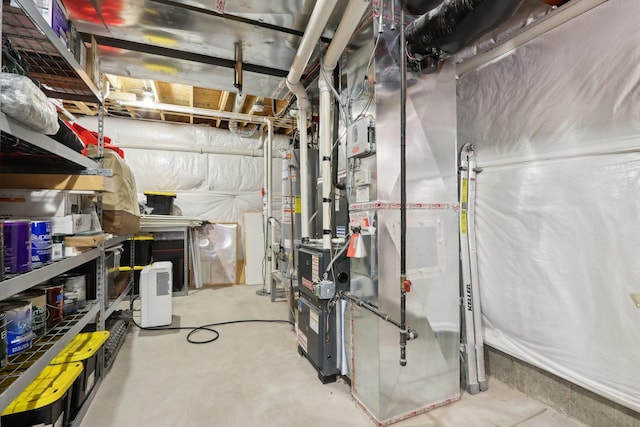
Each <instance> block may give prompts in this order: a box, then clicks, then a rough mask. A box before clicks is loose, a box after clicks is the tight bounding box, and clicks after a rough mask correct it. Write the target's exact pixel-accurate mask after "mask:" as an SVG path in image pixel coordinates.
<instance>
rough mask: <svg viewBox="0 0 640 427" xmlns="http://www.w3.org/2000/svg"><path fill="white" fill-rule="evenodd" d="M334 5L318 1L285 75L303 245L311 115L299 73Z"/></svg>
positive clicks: (328, 0)
mask: <svg viewBox="0 0 640 427" xmlns="http://www.w3.org/2000/svg"><path fill="white" fill-rule="evenodd" d="M336 3H337V0H318V1H317V3H316V5H315V7H314V9H313V12H312V13H311V18H309V23H308V24H307V28H306V30H305V32H304V35H303V36H302V40H301V41H300V46H299V47H298V51H297V52H296V56H295V58H294V60H293V63H292V64H291V68H290V69H289V74H288V75H287V79H286V81H287V87H288V88H289V90H290V91H291V92H292V93H293V94H294V95H295V97H296V99H297V100H298V112H297V119H298V120H297V123H298V131H299V137H300V197H301V206H300V232H301V236H300V237H301V238H302V240H303V241H306V240H308V239H309V211H310V208H309V202H310V201H311V198H310V197H309V195H310V194H311V191H310V181H309V169H308V165H309V148H308V144H309V142H308V135H307V128H308V127H309V115H310V114H311V103H310V102H309V96H308V95H307V91H306V89H305V88H304V86H303V85H302V83H301V82H300V79H301V78H302V73H303V72H304V69H305V68H306V67H307V64H308V63H309V59H310V58H311V55H312V54H313V50H314V49H315V47H316V45H317V43H318V40H320V36H321V35H322V32H323V31H324V28H325V26H326V25H327V22H328V21H329V18H330V17H331V13H332V12H333V9H334V7H335V5H336Z"/></svg>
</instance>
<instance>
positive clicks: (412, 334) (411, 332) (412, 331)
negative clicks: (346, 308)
mask: <svg viewBox="0 0 640 427" xmlns="http://www.w3.org/2000/svg"><path fill="white" fill-rule="evenodd" d="M339 296H340V298H345V299H348V300H349V301H351V302H353V303H354V304H355V305H357V306H358V307H362V308H364V309H365V310H367V311H369V312H370V313H373V314H375V315H376V316H378V317H379V318H381V319H382V320H384V321H385V322H388V323H391V324H392V325H394V326H395V327H396V328H398V329H402V324H401V323H400V322H398V321H397V320H395V319H394V318H392V317H391V316H390V315H388V314H386V313H383V312H382V311H380V310H379V309H378V307H375V306H374V305H372V304H370V303H368V302H367V301H365V300H363V299H360V298H358V297H355V296H353V295H351V294H347V293H344V292H341V293H340V294H339ZM406 334H407V337H408V339H412V340H413V339H416V338H418V332H417V331H416V330H415V329H411V328H408V330H407V331H406Z"/></svg>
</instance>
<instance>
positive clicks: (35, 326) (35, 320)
mask: <svg viewBox="0 0 640 427" xmlns="http://www.w3.org/2000/svg"><path fill="white" fill-rule="evenodd" d="M31 332H33V335H34V337H41V336H43V335H44V334H46V333H47V306H46V305H45V306H43V307H40V306H33V310H32V312H31Z"/></svg>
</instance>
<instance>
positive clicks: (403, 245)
mask: <svg viewBox="0 0 640 427" xmlns="http://www.w3.org/2000/svg"><path fill="white" fill-rule="evenodd" d="M394 1H395V0H392V4H393V2H394ZM400 3H401V4H400V6H401V7H400V58H401V61H400V365H401V366H406V364H407V289H406V280H407V254H406V252H407V158H406V154H407V153H406V140H407V135H406V127H407V55H405V51H404V50H405V44H406V43H405V22H404V19H405V12H404V0H400ZM392 19H395V17H393V16H392Z"/></svg>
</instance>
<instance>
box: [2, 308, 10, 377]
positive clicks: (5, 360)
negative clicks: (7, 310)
mask: <svg viewBox="0 0 640 427" xmlns="http://www.w3.org/2000/svg"><path fill="white" fill-rule="evenodd" d="M8 361H9V360H8V358H7V315H6V314H4V313H0V371H1V370H3V369H4V368H6V367H7V363H8Z"/></svg>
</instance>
